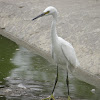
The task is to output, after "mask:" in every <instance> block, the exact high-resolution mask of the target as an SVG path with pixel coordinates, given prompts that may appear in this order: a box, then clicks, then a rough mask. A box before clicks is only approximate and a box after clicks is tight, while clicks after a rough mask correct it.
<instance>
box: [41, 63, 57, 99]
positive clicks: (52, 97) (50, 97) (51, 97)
mask: <svg viewBox="0 0 100 100" xmlns="http://www.w3.org/2000/svg"><path fill="white" fill-rule="evenodd" d="M57 81H58V65H57V77H56V79H55V84H54V87H53V90H52V94H51V96H49V97H47V98H45V99H42V100H55V98H54V96H53V93H54V90H55V87H56V84H57Z"/></svg>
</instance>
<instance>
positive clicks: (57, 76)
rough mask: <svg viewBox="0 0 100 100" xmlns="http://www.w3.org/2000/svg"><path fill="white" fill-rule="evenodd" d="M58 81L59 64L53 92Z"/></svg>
mask: <svg viewBox="0 0 100 100" xmlns="http://www.w3.org/2000/svg"><path fill="white" fill-rule="evenodd" d="M57 82H58V65H57V76H56V79H55V84H54V87H53V90H52V94H53V92H54V90H55V87H56V84H57Z"/></svg>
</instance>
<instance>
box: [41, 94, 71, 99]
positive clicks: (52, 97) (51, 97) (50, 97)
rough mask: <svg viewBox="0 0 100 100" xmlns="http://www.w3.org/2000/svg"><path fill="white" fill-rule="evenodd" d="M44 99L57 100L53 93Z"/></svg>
mask: <svg viewBox="0 0 100 100" xmlns="http://www.w3.org/2000/svg"><path fill="white" fill-rule="evenodd" d="M42 100H55V98H54V96H53V94H51V96H49V97H47V98H45V99H42ZM69 100H71V99H69Z"/></svg>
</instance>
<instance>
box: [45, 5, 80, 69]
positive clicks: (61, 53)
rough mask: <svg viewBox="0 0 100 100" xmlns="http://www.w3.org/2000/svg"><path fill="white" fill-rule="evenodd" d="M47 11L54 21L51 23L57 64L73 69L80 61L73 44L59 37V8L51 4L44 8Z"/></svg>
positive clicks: (54, 56) (53, 54)
mask: <svg viewBox="0 0 100 100" xmlns="http://www.w3.org/2000/svg"><path fill="white" fill-rule="evenodd" d="M46 12H49V13H48V14H47V15H52V16H53V21H52V25H51V39H52V57H53V59H54V60H55V62H56V63H57V64H60V65H69V66H68V68H69V69H70V70H71V71H72V70H73V68H74V67H78V66H79V62H78V60H77V57H76V53H75V50H74V48H73V46H72V45H71V44H70V43H69V42H67V41H65V40H64V39H62V38H61V37H58V35H57V31H56V21H57V14H58V12H57V9H56V8H54V7H52V6H50V7H48V8H46V9H45V10H44V13H46ZM66 63H68V64H66ZM66 67H67V66H66Z"/></svg>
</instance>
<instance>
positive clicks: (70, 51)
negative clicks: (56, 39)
mask: <svg viewBox="0 0 100 100" xmlns="http://www.w3.org/2000/svg"><path fill="white" fill-rule="evenodd" d="M61 48H62V52H63V54H64V56H65V58H66V59H67V60H68V61H69V63H70V64H71V65H72V66H73V67H77V66H79V62H78V60H77V57H76V53H75V50H74V48H73V47H72V45H71V44H70V43H68V42H66V43H65V42H64V43H63V44H61Z"/></svg>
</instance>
